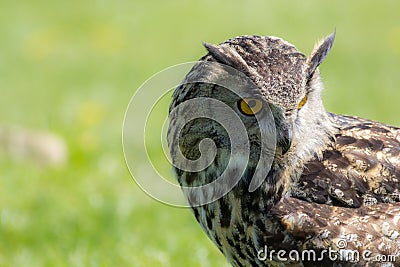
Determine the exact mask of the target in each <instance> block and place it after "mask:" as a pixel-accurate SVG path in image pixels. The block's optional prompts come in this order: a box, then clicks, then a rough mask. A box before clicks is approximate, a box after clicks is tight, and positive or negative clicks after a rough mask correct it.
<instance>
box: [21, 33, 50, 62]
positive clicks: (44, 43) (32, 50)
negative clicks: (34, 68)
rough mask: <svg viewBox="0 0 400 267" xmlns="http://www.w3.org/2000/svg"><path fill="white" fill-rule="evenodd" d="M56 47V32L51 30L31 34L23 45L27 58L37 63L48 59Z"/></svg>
mask: <svg viewBox="0 0 400 267" xmlns="http://www.w3.org/2000/svg"><path fill="white" fill-rule="evenodd" d="M55 47H56V37H55V34H54V32H52V31H50V30H49V29H42V30H37V31H34V32H31V33H30V34H29V35H28V37H27V39H26V40H25V43H24V44H23V48H24V50H25V52H26V54H27V56H28V57H29V58H30V59H32V60H35V61H40V60H43V59H46V58H48V57H49V56H50V55H51V53H53V51H54V50H55Z"/></svg>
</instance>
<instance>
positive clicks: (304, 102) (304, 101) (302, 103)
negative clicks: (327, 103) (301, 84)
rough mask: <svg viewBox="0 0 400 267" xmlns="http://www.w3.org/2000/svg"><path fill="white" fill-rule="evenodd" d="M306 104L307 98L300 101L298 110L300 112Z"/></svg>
mask: <svg viewBox="0 0 400 267" xmlns="http://www.w3.org/2000/svg"><path fill="white" fill-rule="evenodd" d="M306 102H307V96H305V97H303V99H302V100H301V101H300V103H299V106H298V107H297V109H298V110H300V109H301V108H302V107H303V106H304V105H305V104H306Z"/></svg>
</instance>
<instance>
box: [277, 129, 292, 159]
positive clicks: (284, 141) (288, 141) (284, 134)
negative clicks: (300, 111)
mask: <svg viewBox="0 0 400 267" xmlns="http://www.w3.org/2000/svg"><path fill="white" fill-rule="evenodd" d="M277 128H278V127H277ZM277 130H278V131H279V132H278V136H277V137H278V139H277V145H278V147H281V148H282V155H285V154H286V152H288V150H289V149H290V146H291V145H292V133H293V129H292V126H290V125H288V124H286V123H285V124H284V127H282V128H281V129H277Z"/></svg>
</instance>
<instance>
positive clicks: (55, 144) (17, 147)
mask: <svg viewBox="0 0 400 267" xmlns="http://www.w3.org/2000/svg"><path fill="white" fill-rule="evenodd" d="M1 157H5V158H10V159H12V160H16V161H30V162H33V163H36V164H39V165H42V166H61V165H65V164H66V162H67V158H68V149H67V145H66V143H65V141H64V140H63V138H61V137H60V136H58V135H56V134H54V133H50V132H45V131H33V130H28V129H24V128H21V127H14V128H5V127H0V158H1Z"/></svg>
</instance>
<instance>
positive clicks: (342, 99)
mask: <svg viewBox="0 0 400 267" xmlns="http://www.w3.org/2000/svg"><path fill="white" fill-rule="evenodd" d="M0 6H1V11H2V16H0V51H1V52H0V53H1V60H0V74H1V78H0V88H1V89H0V90H1V91H0V92H1V96H0V125H1V126H4V127H9V126H15V125H17V126H23V127H26V128H28V129H33V130H45V131H51V132H54V133H56V134H58V135H60V136H61V137H62V138H64V139H65V141H66V143H67V146H68V150H69V158H68V163H67V164H66V165H65V166H62V167H57V168H49V167H40V166H36V165H35V163H33V162H29V161H22V162H21V161H15V160H13V159H10V158H7V157H5V158H3V157H2V158H1V162H0V170H1V172H0V173H1V175H0V266H224V265H225V266H226V263H225V260H224V258H223V256H222V255H221V254H220V253H219V252H218V251H217V249H216V248H215V247H214V246H213V245H212V244H211V242H210V241H209V240H208V239H207V237H206V236H205V234H203V232H202V231H201V229H200V227H199V226H198V225H197V224H196V222H195V220H194V218H193V217H192V215H191V213H190V212H189V210H187V209H179V208H173V207H170V206H167V205H164V204H161V203H159V202H156V201H154V200H152V199H151V198H150V197H148V196H147V195H146V194H145V193H143V192H142V191H141V190H140V189H139V188H138V186H137V185H136V184H135V183H134V181H133V179H132V178H131V177H130V175H129V172H128V170H127V168H126V166H125V162H124V158H123V155H122V148H121V127H122V121H123V117H124V112H125V109H126V106H127V104H128V102H129V100H130V97H131V96H132V95H133V93H134V91H135V90H136V89H137V88H138V87H139V86H140V85H141V84H142V83H143V82H144V81H145V80H146V79H147V78H149V77H150V76H151V75H153V74H154V73H156V72H158V71H160V70H162V69H163V68H165V67H168V66H171V65H174V64H178V63H182V62H187V61H193V60H196V59H198V58H199V57H200V56H201V55H203V54H204V53H205V50H204V48H202V46H201V42H202V41H207V42H210V43H219V42H222V41H224V40H225V39H227V38H231V37H233V36H237V35H242V34H260V35H276V36H281V37H284V38H285V39H286V40H288V41H289V42H291V43H293V44H295V45H296V46H297V47H298V48H299V49H300V50H301V51H303V52H304V53H306V54H308V53H309V52H310V51H311V49H312V47H313V44H314V42H315V41H316V40H317V39H320V38H322V37H324V36H325V35H327V34H329V33H330V32H332V31H333V29H334V28H335V27H336V29H337V36H336V42H335V44H334V48H333V50H332V52H331V54H330V55H329V57H328V58H327V60H326V62H325V63H324V64H323V65H322V66H321V72H322V76H323V78H324V81H325V87H326V90H325V92H324V99H325V103H326V107H327V109H328V110H330V111H333V112H337V113H345V114H353V115H359V116H362V117H368V118H371V119H375V120H380V121H383V122H386V123H390V124H395V125H400V117H399V116H398V114H399V110H400V107H399V105H398V100H399V98H400V90H399V88H398V87H399V86H398V85H399V84H400V75H399V72H400V64H399V62H400V23H399V20H398V10H400V3H399V2H398V1H379V2H376V3H375V4H370V3H366V2H365V1H352V2H349V1H343V0H340V1H330V2H329V3H328V2H326V1H325V2H323V1H317V0H310V1H288V0H284V1H220V2H216V1H211V0H205V1H199V0H197V1H190V2H189V1H187V2H183V1H127V0H119V1H115V2H106V1H92V0H89V1H76V0H73V1H49V0H39V1H35V2H32V1H31V2H29V1H7V2H4V3H2V4H0ZM138 115H141V114H138ZM160 121H161V118H160ZM153 134H154V135H155V136H156V137H157V136H158V135H159V133H156V132H154V133H153ZM151 138H154V136H151ZM137 142H138V143H140V142H141V140H137ZM151 154H152V158H154V159H156V160H157V159H159V160H162V159H163V156H162V154H161V150H160V149H158V150H157V148H152V151H151ZM144 160H146V157H145V155H137V164H141V163H142V162H143V161H144ZM161 166H162V164H161Z"/></svg>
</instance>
